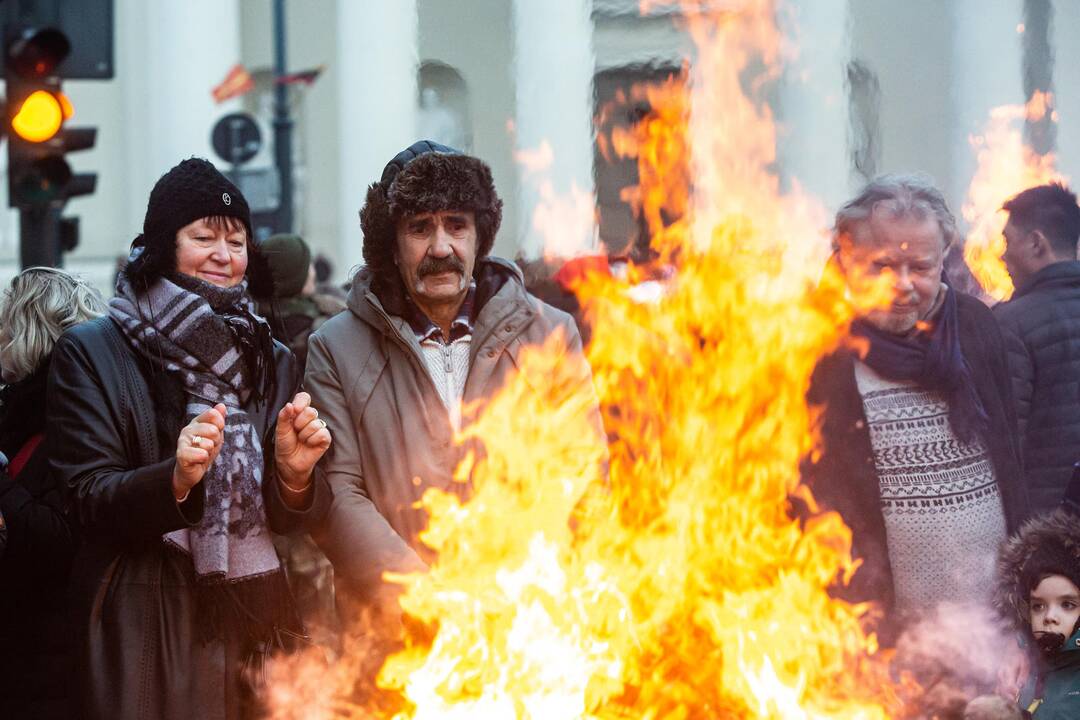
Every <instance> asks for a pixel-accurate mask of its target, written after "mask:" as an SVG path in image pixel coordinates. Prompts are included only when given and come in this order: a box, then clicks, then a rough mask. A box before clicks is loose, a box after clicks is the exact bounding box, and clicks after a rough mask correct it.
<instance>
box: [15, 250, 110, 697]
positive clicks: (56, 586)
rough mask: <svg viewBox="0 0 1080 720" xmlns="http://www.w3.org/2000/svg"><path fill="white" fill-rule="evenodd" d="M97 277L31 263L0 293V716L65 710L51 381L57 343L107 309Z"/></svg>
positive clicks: (66, 664)
mask: <svg viewBox="0 0 1080 720" xmlns="http://www.w3.org/2000/svg"><path fill="white" fill-rule="evenodd" d="M105 311H106V308H105V302H104V301H103V300H102V298H101V296H100V295H99V294H98V292H97V290H95V289H94V288H93V287H91V286H90V285H88V284H86V283H85V282H83V281H82V280H79V279H77V278H74V277H72V276H71V275H68V274H67V273H65V272H64V271H62V270H56V269H54V268H47V267H36V268H30V269H29V270H24V271H23V272H21V273H20V274H18V275H17V276H15V278H13V279H12V281H11V286H10V287H9V288H8V289H7V291H6V292H5V293H4V295H3V297H2V298H0V375H2V378H3V383H4V388H3V389H2V390H0V452H3V453H4V456H5V458H6V467H5V468H4V470H3V471H0V513H2V514H3V517H4V519H5V522H6V524H7V530H8V540H7V547H6V549H5V551H4V554H3V556H2V557H0V717H3V718H68V717H71V716H72V715H73V713H72V711H71V705H70V699H71V695H70V693H69V691H68V687H69V686H70V678H71V673H72V669H71V661H72V658H71V652H72V646H71V629H70V627H69V624H68V622H67V619H66V618H67V607H66V603H65V601H64V598H65V596H66V593H67V587H66V586H67V580H68V572H69V569H70V566H71V559H72V557H73V555H74V551H75V539H74V536H73V534H72V531H71V529H70V527H69V526H68V523H67V521H66V519H65V517H64V514H63V494H62V489H61V487H60V486H58V485H57V483H56V482H55V481H54V479H53V475H52V473H51V472H50V471H49V467H48V459H47V453H48V445H47V443H45V442H43V441H44V438H45V386H46V379H47V378H48V375H49V364H50V359H51V355H52V350H53V345H54V344H55V342H56V339H57V338H58V337H60V334H61V333H63V332H64V330H66V329H67V328H69V327H71V326H73V325H76V324H78V323H80V322H83V321H85V320H90V319H92V318H95V317H99V316H101V315H103V314H104V313H105Z"/></svg>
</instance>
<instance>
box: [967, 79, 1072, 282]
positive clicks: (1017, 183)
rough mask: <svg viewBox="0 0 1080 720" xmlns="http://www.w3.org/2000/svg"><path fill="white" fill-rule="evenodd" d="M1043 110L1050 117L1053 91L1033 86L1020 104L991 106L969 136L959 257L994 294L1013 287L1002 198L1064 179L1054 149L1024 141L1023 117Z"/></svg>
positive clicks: (1036, 115)
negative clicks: (971, 160)
mask: <svg viewBox="0 0 1080 720" xmlns="http://www.w3.org/2000/svg"><path fill="white" fill-rule="evenodd" d="M1048 112H1049V113H1051V118H1052V119H1053V120H1054V121H1055V122H1056V117H1055V115H1054V114H1053V113H1054V111H1053V96H1052V95H1050V94H1049V93H1043V92H1036V93H1035V94H1034V95H1033V96H1032V98H1031V100H1029V101H1028V103H1027V104H1026V105H1002V106H1001V107H997V108H994V109H993V110H992V111H991V112H990V120H989V122H988V123H987V125H986V128H985V129H984V131H983V133H982V134H981V135H975V136H972V137H971V140H970V142H971V146H972V148H973V149H974V150H975V153H976V157H977V159H978V167H977V169H976V171H975V176H974V177H973V178H972V180H971V185H970V187H969V188H968V195H967V199H966V200H965V201H964V206H963V215H964V219H965V220H967V222H968V225H969V226H970V228H971V230H970V232H968V236H967V239H966V241H965V244H964V260H965V261H967V265H968V267H969V268H971V272H972V274H974V275H975V279H976V280H978V281H979V284H980V285H981V286H982V288H983V290H985V291H986V293H987V294H988V295H989V296H990V297H991V298H993V299H994V300H1008V299H1009V298H1010V297H1011V296H1012V293H1013V284H1012V279H1011V278H1010V277H1009V273H1008V271H1006V269H1005V263H1004V262H1003V261H1002V260H1001V255H1002V253H1004V252H1005V238H1004V236H1003V235H1002V231H1003V230H1004V228H1005V221H1006V218H1005V213H1003V212H1001V205H1002V203H1003V202H1005V200H1007V199H1009V198H1010V197H1012V196H1013V195H1015V194H1016V193H1018V192H1020V191H1021V190H1024V189H1026V188H1029V187H1032V186H1034V185H1042V184H1044V183H1048V182H1052V181H1055V180H1057V181H1062V182H1067V181H1068V179H1067V178H1065V177H1064V176H1062V175H1060V174H1059V173H1058V172H1057V170H1056V169H1055V157H1054V155H1052V154H1047V155H1039V154H1037V153H1035V152H1033V151H1032V150H1031V148H1030V147H1028V146H1027V145H1026V144H1025V143H1024V139H1023V132H1022V125H1023V122H1024V120H1025V119H1026V120H1029V121H1032V122H1035V121H1039V120H1041V119H1043V118H1044V117H1046V114H1047V113H1048Z"/></svg>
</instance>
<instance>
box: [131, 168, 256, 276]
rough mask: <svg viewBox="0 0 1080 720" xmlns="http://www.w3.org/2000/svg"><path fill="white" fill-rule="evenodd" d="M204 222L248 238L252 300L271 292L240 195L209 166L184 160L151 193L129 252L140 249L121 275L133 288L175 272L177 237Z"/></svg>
mask: <svg viewBox="0 0 1080 720" xmlns="http://www.w3.org/2000/svg"><path fill="white" fill-rule="evenodd" d="M205 217H232V218H236V219H237V220H239V221H240V222H241V223H243V225H244V229H245V230H246V231H247V236H248V255H249V258H248V273H247V276H248V286H249V288H250V290H251V292H252V294H253V295H256V296H266V295H268V294H269V293H270V292H272V284H271V283H272V280H271V279H270V274H269V268H268V267H267V266H266V262H265V260H264V258H262V257H261V255H260V254H259V252H258V246H257V245H256V244H255V240H254V235H253V234H252V232H251V210H250V209H249V208H248V204H247V200H245V199H244V196H243V195H242V194H241V193H240V190H239V189H238V188H237V187H236V186H235V185H233V184H232V183H231V182H230V181H229V179H228V178H226V177H225V176H224V175H222V174H221V173H220V172H219V171H218V169H217V168H216V167H214V165H213V163H211V162H210V161H208V160H204V159H202V158H194V157H193V158H188V159H187V160H184V161H182V162H181V163H180V164H179V165H177V166H176V167H174V168H173V169H172V170H169V172H167V173H165V174H164V175H162V176H161V178H160V179H159V180H158V181H157V183H156V184H155V185H154V189H153V190H151V191H150V200H149V202H148V203H147V205H146V217H145V218H144V219H143V231H142V234H141V235H139V236H138V237H136V238H135V240H134V241H132V243H131V246H132V249H134V248H136V247H140V246H141V247H143V248H144V249H143V252H142V254H141V255H139V257H137V258H136V259H135V260H133V261H132V262H130V263H129V264H128V266H127V267H126V268H125V269H124V273H125V274H126V275H127V277H128V279H129V280H130V281H131V282H132V284H133V285H135V287H136V288H138V287H140V286H142V285H144V284H150V283H152V282H153V281H154V280H156V279H157V278H159V277H161V276H163V275H169V274H170V273H173V272H175V271H176V233H177V231H178V230H180V228H182V227H184V226H185V225H189V224H191V223H193V222H195V221H196V220H198V219H200V218H205Z"/></svg>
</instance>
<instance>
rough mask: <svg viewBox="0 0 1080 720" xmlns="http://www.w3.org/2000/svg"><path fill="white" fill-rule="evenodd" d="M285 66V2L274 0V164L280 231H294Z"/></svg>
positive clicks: (287, 89)
mask: <svg viewBox="0 0 1080 720" xmlns="http://www.w3.org/2000/svg"><path fill="white" fill-rule="evenodd" d="M285 67H286V62H285V0H274V164H275V165H277V170H278V176H279V178H280V181H281V200H280V204H279V206H278V212H277V231H278V232H292V229H293V175H292V127H293V121H292V118H290V117H289V88H288V86H286V85H283V84H282V83H281V78H283V77H284V76H285V72H286V70H285Z"/></svg>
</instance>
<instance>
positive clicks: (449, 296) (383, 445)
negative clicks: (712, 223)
mask: <svg viewBox="0 0 1080 720" xmlns="http://www.w3.org/2000/svg"><path fill="white" fill-rule="evenodd" d="M501 218H502V200H500V199H499V196H498V193H497V192H496V191H495V186H494V183H493V181H492V177H491V170H490V168H489V167H488V166H487V164H485V163H484V162H483V161H481V160H479V159H477V158H475V157H470V156H468V155H464V154H462V153H460V152H458V151H456V150H454V149H452V148H449V147H445V146H442V145H438V144H436V143H433V142H430V141H421V142H417V143H415V144H414V145H412V146H410V147H409V148H407V149H406V150H404V151H402V152H401V153H399V154H398V155H397V156H395V157H394V158H393V159H392V160H391V161H390V162H389V163H388V164H387V165H386V168H385V169H384V170H383V174H382V177H381V178H380V180H379V181H378V182H376V183H374V184H372V185H371V186H370V187H369V188H368V192H367V199H366V202H365V204H364V207H363V209H362V210H361V211H360V221H361V227H362V228H363V232H364V260H365V262H366V265H365V267H363V268H361V270H360V271H359V272H358V273H357V274H356V276H355V277H354V278H353V282H352V288H351V291H350V293H349V298H348V312H343V313H341V314H339V315H337V316H336V317H334V318H332V319H330V320H328V321H327V322H326V323H325V324H324V325H323V326H322V327H321V328H320V329H319V330H318V331H317V332H315V333H314V334H313V335H312V336H311V338H310V340H309V346H308V362H307V372H306V376H305V384H306V387H307V389H308V391H309V392H310V393H311V395H312V398H313V405H314V406H317V407H318V408H319V411H320V413H321V417H322V418H323V419H325V420H326V421H327V423H329V427H330V428H332V429H333V430H334V433H335V442H334V445H333V450H332V451H331V453H330V455H328V456H327V457H326V462H325V465H324V467H325V469H326V472H327V474H328V477H329V480H330V484H331V487H332V488H333V504H332V507H331V509H330V511H329V513H328V514H327V516H326V517H325V518H324V519H323V520H322V522H321V523H320V524H321V528H320V530H319V531H318V532H317V533H315V536H316V540H317V541H318V542H319V544H320V545H321V547H322V548H323V550H324V551H325V552H326V554H327V556H328V557H329V558H330V560H331V562H332V563H333V565H334V569H335V580H336V584H337V588H338V591H339V597H340V596H345V597H348V598H353V599H358V600H360V601H361V602H362V603H363V604H364V605H366V606H369V607H371V606H374V607H375V608H376V609H378V610H383V611H389V612H391V613H392V614H396V610H395V608H396V601H395V599H394V598H395V592H394V589H395V586H392V585H389V584H387V583H385V582H384V580H383V573H384V572H386V571H410V570H422V569H424V568H425V567H426V564H427V562H429V561H430V560H431V558H430V557H428V556H427V554H426V553H425V549H424V548H423V547H422V546H421V545H420V543H419V542H418V540H417V534H418V533H419V532H420V531H421V530H422V529H423V528H424V527H425V525H426V519H427V518H426V514H425V513H424V511H423V510H422V509H420V508H419V501H420V498H421V496H422V495H423V494H424V492H425V491H426V490H427V489H428V488H439V489H442V490H444V491H448V492H455V493H459V494H464V493H467V492H468V487H467V485H466V484H464V483H456V482H454V481H453V473H454V470H455V468H456V466H457V465H458V463H459V461H460V460H461V459H462V457H463V455H464V453H465V448H463V447H462V446H461V445H460V444H459V443H457V442H456V441H455V431H457V430H459V429H460V428H461V427H462V426H463V425H465V424H467V423H468V421H469V419H470V418H471V417H473V416H474V415H475V414H477V413H479V412H482V410H483V407H484V403H485V401H487V400H488V399H490V398H491V397H492V396H493V395H494V393H496V392H497V391H498V389H499V388H500V387H501V386H502V385H503V383H504V382H505V381H506V379H507V378H508V376H509V374H511V373H512V372H514V371H516V370H517V368H518V366H519V362H520V355H521V353H522V351H523V349H524V348H526V347H528V346H535V345H538V344H541V343H544V342H545V341H546V340H548V339H549V338H559V339H560V340H559V341H560V342H561V343H562V347H563V350H562V352H563V359H562V361H561V363H560V370H561V371H565V376H564V377H560V378H559V379H558V380H557V381H555V380H553V379H552V378H548V377H544V378H531V379H530V386H532V384H533V383H534V382H535V384H536V386H537V387H538V388H543V389H542V390H538V392H543V393H544V395H543V397H545V398H557V397H560V395H559V393H561V392H566V393H569V395H565V396H563V397H574V398H576V399H578V400H581V399H582V398H584V397H587V399H588V404H587V405H586V407H589V408H591V410H590V412H591V413H593V414H595V427H596V428H597V431H598V437H602V435H601V434H600V432H601V430H600V427H601V426H600V419H599V410H598V407H597V404H596V399H595V393H594V390H593V387H592V377H591V372H590V370H589V367H588V365H587V363H586V362H585V360H584V357H583V355H582V348H581V338H580V335H579V334H578V330H577V327H576V326H575V324H574V321H573V319H572V318H571V317H570V316H569V315H567V314H566V313H564V312H561V311H559V310H556V309H555V308H552V307H551V306H549V305H546V304H544V303H543V302H541V301H539V300H538V299H536V298H535V297H533V296H532V295H530V294H529V293H528V292H527V291H526V290H525V285H524V281H523V279H522V276H521V273H520V271H519V270H518V269H517V267H516V266H515V265H513V264H512V263H510V262H508V261H506V260H503V259H501V258H497V257H491V256H490V255H489V253H490V251H491V248H492V245H493V244H494V242H495V234H496V232H497V231H498V229H499V222H500V220H501ZM558 374H560V375H563V374H564V373H563V372H560V373H558ZM553 382H558V384H559V387H557V388H554V387H553ZM582 394H584V395H582ZM553 402H554V400H553ZM348 620H349V619H348V618H346V621H348Z"/></svg>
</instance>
